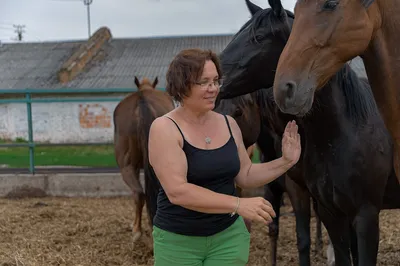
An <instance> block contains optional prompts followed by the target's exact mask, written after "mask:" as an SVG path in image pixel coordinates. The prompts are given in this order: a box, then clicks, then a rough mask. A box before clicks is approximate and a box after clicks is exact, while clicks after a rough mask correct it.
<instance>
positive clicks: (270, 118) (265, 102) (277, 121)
mask: <svg viewBox="0 0 400 266" xmlns="http://www.w3.org/2000/svg"><path fill="white" fill-rule="evenodd" d="M252 96H253V100H254V102H255V103H256V104H257V106H258V109H259V110H260V119H261V124H262V125H268V128H269V129H271V130H272V131H273V132H275V134H277V135H279V136H281V135H282V134H283V132H284V131H285V127H286V124H287V123H288V122H289V121H291V120H293V119H295V117H294V116H292V115H288V114H284V113H282V112H281V111H280V110H279V108H278V106H277V105H276V103H275V101H274V97H273V94H272V88H269V89H260V90H257V91H255V92H253V93H252Z"/></svg>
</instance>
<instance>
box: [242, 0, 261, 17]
mask: <svg viewBox="0 0 400 266" xmlns="http://www.w3.org/2000/svg"><path fill="white" fill-rule="evenodd" d="M245 1H246V5H247V9H248V10H249V11H250V13H251V15H252V16H254V14H255V13H257V12H258V11H260V10H262V8H261V7H259V6H258V5H256V4H253V3H252V2H250V1H249V0H245Z"/></svg>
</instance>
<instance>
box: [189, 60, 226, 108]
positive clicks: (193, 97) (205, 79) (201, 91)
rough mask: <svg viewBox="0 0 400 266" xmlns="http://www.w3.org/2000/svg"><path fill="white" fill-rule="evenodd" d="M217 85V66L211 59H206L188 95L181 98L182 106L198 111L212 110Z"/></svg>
mask: <svg viewBox="0 0 400 266" xmlns="http://www.w3.org/2000/svg"><path fill="white" fill-rule="evenodd" d="M219 87H220V77H219V76H218V71H217V68H216V67H215V64H214V62H213V61H211V60H207V61H206V62H205V64H204V69H203V73H202V75H201V77H200V79H199V80H198V81H197V82H196V84H194V85H193V86H192V87H191V90H190V96H189V97H187V98H185V99H183V104H184V106H190V108H193V109H195V110H198V111H200V112H203V111H209V110H213V109H214V106H215V100H216V99H217V95H218V93H219Z"/></svg>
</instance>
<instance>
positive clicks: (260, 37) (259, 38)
mask: <svg viewBox="0 0 400 266" xmlns="http://www.w3.org/2000/svg"><path fill="white" fill-rule="evenodd" d="M263 39H264V36H263V35H256V40H257V41H262V40H263Z"/></svg>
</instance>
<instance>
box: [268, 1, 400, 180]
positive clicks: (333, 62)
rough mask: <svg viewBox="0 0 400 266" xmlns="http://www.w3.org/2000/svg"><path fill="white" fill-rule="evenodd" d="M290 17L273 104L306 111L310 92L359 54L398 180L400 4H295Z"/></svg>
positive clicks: (374, 2)
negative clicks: (386, 133) (390, 142)
mask: <svg viewBox="0 0 400 266" xmlns="http://www.w3.org/2000/svg"><path fill="white" fill-rule="evenodd" d="M273 1H274V2H279V3H277V4H280V0H273ZM294 13H295V15H296V19H295V20H294V24H293V30H292V32H291V35H290V38H289V40H288V42H287V45H286V47H285V49H284V51H283V53H282V54H281V56H280V59H279V63H278V67H277V70H276V76H275V83H274V97H275V100H276V103H277V105H278V106H279V108H280V109H281V110H282V111H283V112H285V113H289V114H294V115H296V114H299V113H304V112H307V111H308V110H310V108H311V104H312V101H313V98H314V94H315V92H316V91H317V90H322V87H323V86H324V85H325V84H326V83H327V82H328V81H329V80H330V79H331V77H332V76H334V75H335V74H336V72H337V71H338V70H339V69H340V68H341V67H342V66H343V65H344V64H345V63H346V62H347V61H348V60H351V59H353V58H355V57H356V56H361V57H362V59H363V61H364V64H365V68H366V72H367V75H368V79H369V81H370V83H371V87H372V91H373V94H374V97H375V100H376V103H377V105H378V107H379V110H380V111H381V113H382V116H383V118H384V121H385V124H386V126H387V128H388V129H389V131H390V133H391V136H392V138H393V140H394V144H395V145H394V167H395V171H396V173H397V178H398V180H399V182H400V122H399V121H400V75H399V73H400V64H399V60H400V49H399V48H398V47H399V42H400V1H397V0H346V1H341V0H307V1H305V0H299V1H297V4H296V6H295V9H294Z"/></svg>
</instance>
